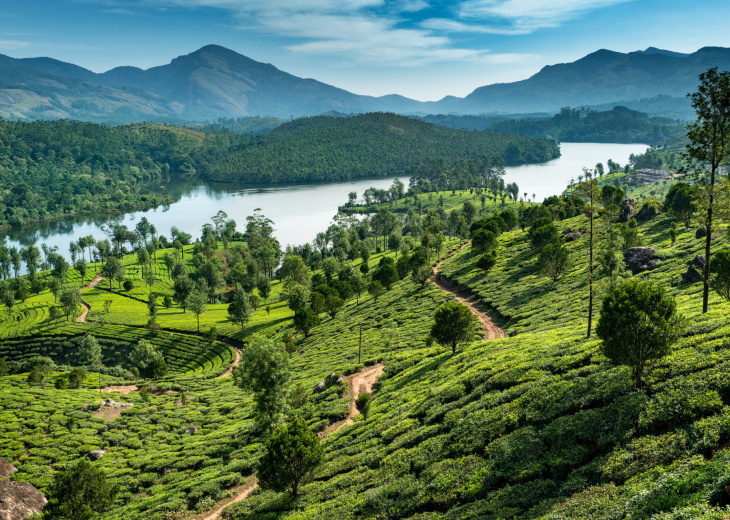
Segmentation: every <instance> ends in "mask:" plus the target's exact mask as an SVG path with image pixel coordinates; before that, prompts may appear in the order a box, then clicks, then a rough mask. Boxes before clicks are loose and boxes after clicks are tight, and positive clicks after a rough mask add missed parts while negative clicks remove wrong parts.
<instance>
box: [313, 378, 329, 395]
mask: <svg viewBox="0 0 730 520" xmlns="http://www.w3.org/2000/svg"><path fill="white" fill-rule="evenodd" d="M326 386H327V385H325V383H324V381H320V382H319V383H317V384H316V385H315V387H314V390H313V392H314V393H315V394H318V393H320V392H322V391H323V390H324V388H325V387H326Z"/></svg>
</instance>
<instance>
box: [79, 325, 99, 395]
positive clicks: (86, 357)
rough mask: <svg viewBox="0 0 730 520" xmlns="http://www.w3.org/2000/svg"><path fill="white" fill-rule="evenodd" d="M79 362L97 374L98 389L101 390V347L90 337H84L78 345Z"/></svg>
mask: <svg viewBox="0 0 730 520" xmlns="http://www.w3.org/2000/svg"><path fill="white" fill-rule="evenodd" d="M79 361H80V362H81V363H83V364H84V365H86V366H88V367H89V368H91V370H95V371H97V372H98V373H99V389H100V390H101V367H103V366H104V364H103V358H102V355H101V345H99V342H98V341H96V338H95V337H94V336H92V335H88V336H85V337H84V339H82V340H81V344H80V345H79Z"/></svg>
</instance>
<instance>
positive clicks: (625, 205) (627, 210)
mask: <svg viewBox="0 0 730 520" xmlns="http://www.w3.org/2000/svg"><path fill="white" fill-rule="evenodd" d="M634 213H636V202H634V199H624V201H623V202H622V203H621V206H619V216H618V221H619V222H628V221H629V220H631V217H633V216H634Z"/></svg>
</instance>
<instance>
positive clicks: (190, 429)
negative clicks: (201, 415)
mask: <svg viewBox="0 0 730 520" xmlns="http://www.w3.org/2000/svg"><path fill="white" fill-rule="evenodd" d="M197 431H198V427H197V426H188V429H187V430H185V433H187V434H188V435H192V434H194V433H196V432H197Z"/></svg>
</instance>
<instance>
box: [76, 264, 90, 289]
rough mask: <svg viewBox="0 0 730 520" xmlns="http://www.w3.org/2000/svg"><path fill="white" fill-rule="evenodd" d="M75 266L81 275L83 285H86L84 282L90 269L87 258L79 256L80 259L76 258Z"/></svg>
mask: <svg viewBox="0 0 730 520" xmlns="http://www.w3.org/2000/svg"><path fill="white" fill-rule="evenodd" d="M74 267H75V268H76V271H77V272H78V273H79V275H80V276H81V285H84V282H85V281H86V273H87V272H88V270H89V268H88V266H87V265H86V260H84V259H83V258H79V259H78V260H76V263H75V264H74Z"/></svg>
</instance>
